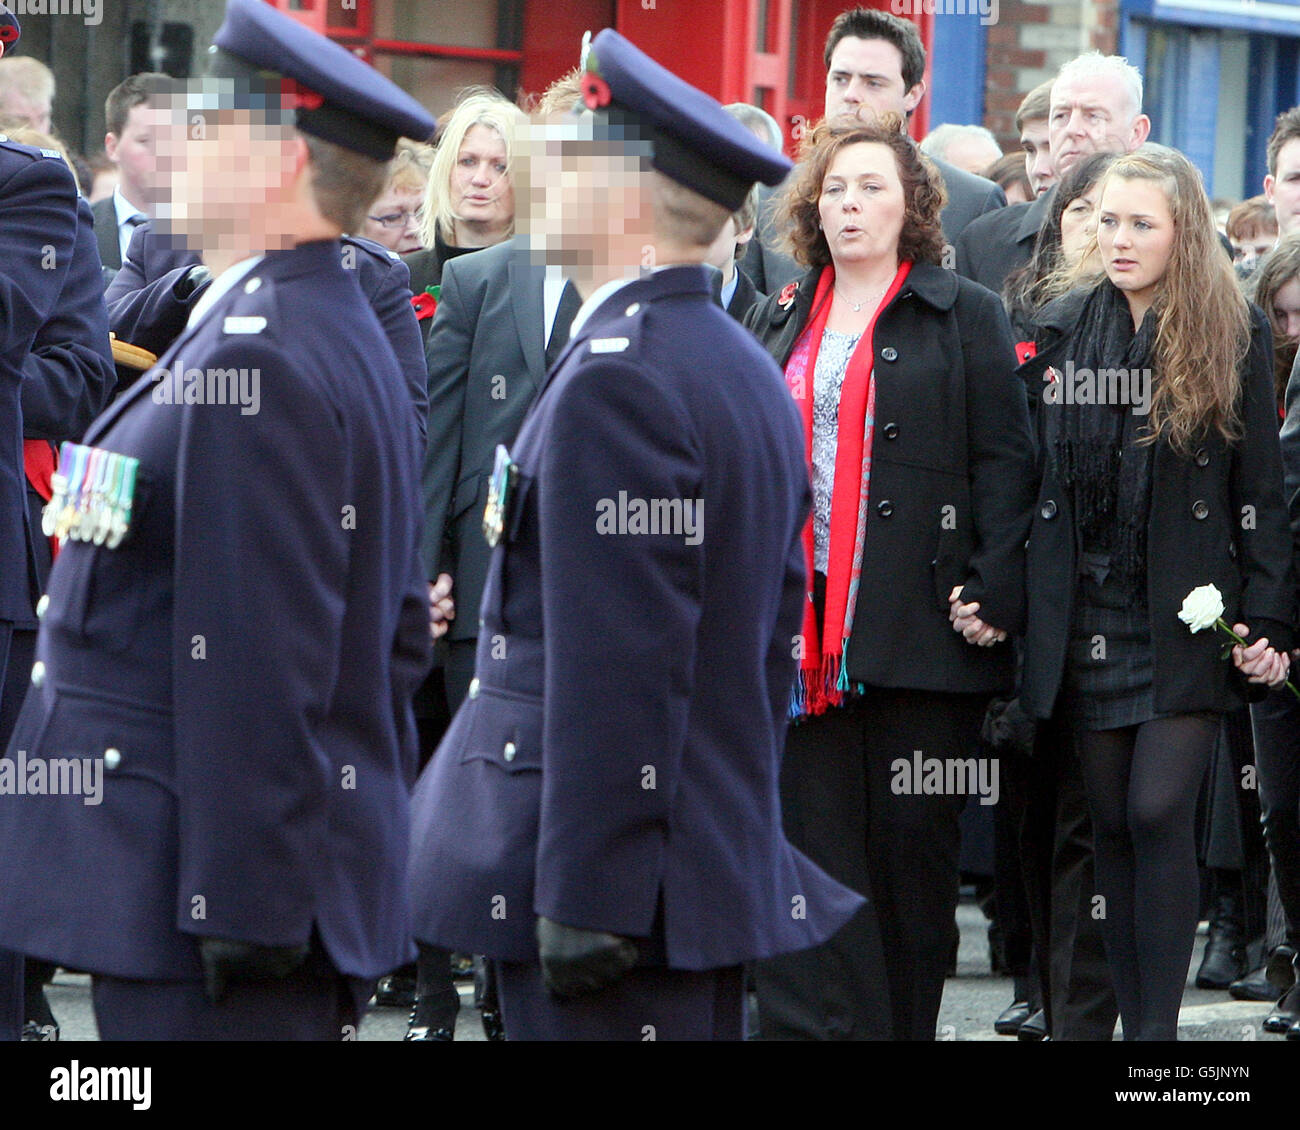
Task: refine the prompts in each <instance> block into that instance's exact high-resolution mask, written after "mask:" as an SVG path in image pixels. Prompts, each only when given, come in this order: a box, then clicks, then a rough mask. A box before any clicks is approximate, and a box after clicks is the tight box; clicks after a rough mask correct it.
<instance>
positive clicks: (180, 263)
mask: <svg viewBox="0 0 1300 1130" xmlns="http://www.w3.org/2000/svg"><path fill="white" fill-rule="evenodd" d="M341 243H342V249H341V257H342V262H343V266H344V267H345V268H347V269H349V270H355V271H356V273H357V281H358V282H359V283H360V284H361V293H362V294H363V295H364V296H365V298H366V300H367V301H368V302H369V303H370V305H371V306H372V307H374V311H375V316H376V317H378V319H379V324H380V325H381V326H383V328H384V331H385V333H386V334H387V335H388V344H389V345H391V346H392V347H393V353H394V354H395V355H396V356H397V362H398V364H399V365H400V366H401V368H402V375H403V376H404V377H405V378H406V383H407V387H408V388H409V390H410V394H411V403H412V406H413V407H414V408H415V418H416V423H417V424H418V426H419V429H420V437H421V439H423V438H424V434H425V416H426V414H427V411H428V404H429V396H428V391H427V382H428V375H427V371H426V369H425V363H424V343H423V339H422V337H421V334H420V323H419V322H418V321H416V318H415V311H414V310H413V309H412V307H411V273H410V271H409V270H408V269H407V266H406V264H405V263H403V262H402V260H401V257H400V256H398V255H397V254H395V253H394V252H392V251H389V250H388V249H387V248H386V247H381V246H380V245H379V244H377V243H375V242H374V241H373V240H369V239H363V238H362V237H361V236H355V235H345V236H343V238H342V240H341ZM211 278H212V272H211V271H209V270H208V269H207V268H206V267H204V266H203V263H202V261H201V259H200V258H199V254H198V252H196V251H191V250H190V249H189V248H187V247H186V246H185V244H184V242H183V241H182V240H181V239H180V238H178V237H175V236H170V235H167V234H164V233H163V232H162V231H159V230H156V229H155V224H154V221H153V220H148V221H146V222H145V223H143V224H141V225H140V226H139V227H137V228H136V230H135V233H134V234H133V235H132V236H131V243H130V246H129V247H127V250H126V258H125V259H124V260H123V261H122V269H121V270H120V271H118V273H117V276H116V277H115V278H114V279H113V281H112V283H111V284H110V285H109V287H108V290H107V291H105V292H104V301H105V302H107V303H108V317H109V328H110V329H111V330H112V332H113V333H114V334H116V335H117V337H118V338H119V340H121V341H127V342H130V343H131V344H132V345H138V346H140V347H141V348H142V349H147V350H149V352H150V353H153V354H155V355H156V356H159V357H161V356H162V355H163V354H164V353H165V352H166V351H167V349H168V348H169V347H170V346H171V343H172V342H173V341H175V340H176V337H177V335H178V334H179V333H180V332H181V331H182V330H183V329H184V328H185V323H186V322H187V321H188V320H189V316H190V313H191V311H192V310H193V309H194V304H195V303H196V302H198V301H199V299H200V298H201V297H202V295H203V292H204V290H206V289H207V287H208V286H209V285H210V283H211ZM129 379H130V378H129V377H128V380H129ZM122 390H123V385H122V384H119V387H118V388H117V390H116V391H117V393H118V394H120V393H121V392H122Z"/></svg>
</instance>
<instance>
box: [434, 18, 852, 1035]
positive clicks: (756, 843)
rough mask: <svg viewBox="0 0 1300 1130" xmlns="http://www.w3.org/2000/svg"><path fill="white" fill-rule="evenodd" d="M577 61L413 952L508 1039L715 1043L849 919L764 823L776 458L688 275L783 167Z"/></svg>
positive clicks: (787, 532)
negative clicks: (468, 959) (540, 327)
mask: <svg viewBox="0 0 1300 1130" xmlns="http://www.w3.org/2000/svg"><path fill="white" fill-rule="evenodd" d="M586 62H587V74H586V76H585V80H584V89H585V90H586V102H587V106H588V108H589V109H590V110H592V111H593V113H591V114H588V115H584V116H583V117H582V118H581V119H579V120H577V121H576V122H574V121H570V122H568V123H566V124H565V125H562V126H556V127H552V128H554V129H555V130H556V131H557V132H558V134H559V136H558V137H554V138H552V140H550V141H548V142H546V144H545V149H546V151H547V152H548V153H551V154H555V153H556V150H557V148H558V152H559V155H558V157H552V158H549V159H548V158H535V160H536V161H537V163H538V168H537V169H535V170H534V173H533V179H534V181H535V182H537V181H540V182H541V183H545V184H547V185H551V184H552V183H553V184H554V186H555V187H554V189H552V190H551V191H548V192H547V193H546V194H545V196H546V214H545V215H538V216H533V217H530V224H529V235H530V238H531V239H532V240H533V241H534V245H535V246H540V248H542V249H544V250H543V251H542V253H544V254H546V255H548V256H550V255H552V254H556V255H558V256H559V257H561V258H562V259H563V261H564V262H565V263H566V264H567V265H568V266H567V267H566V270H567V272H568V273H569V277H570V278H571V280H572V281H573V282H574V283H575V285H576V286H577V288H578V290H579V291H580V292H581V293H582V294H583V295H584V296H585V301H584V304H583V308H582V310H580V311H579V314H578V316H577V318H575V319H574V323H573V336H572V338H571V339H570V342H569V344H568V346H567V347H566V349H565V351H564V353H563V354H562V355H561V356H560V358H559V359H558V361H557V362H556V364H555V366H554V367H553V368H552V370H551V372H550V374H549V377H548V380H547V382H546V383H545V385H544V387H543V390H542V393H541V395H540V397H539V398H538V400H537V403H536V405H535V407H534V409H533V412H532V414H531V415H530V417H529V418H528V420H527V421H526V422H525V424H524V427H523V429H522V430H521V432H520V434H519V437H518V439H517V441H516V443H515V446H514V454H513V457H510V456H508V455H506V454H504V453H503V454H502V455H501V457H500V459H499V461H498V467H497V471H496V472H495V473H494V476H493V484H494V485H493V489H492V491H491V493H490V499H489V504H488V507H487V509H486V512H485V515H484V527H485V530H486V531H487V532H488V533H489V535H490V538H491V540H493V541H495V542H496V548H495V549H494V551H493V556H492V561H491V566H490V570H489V574H488V581H487V586H486V589H485V592H484V596H483V602H482V606H481V610H480V611H481V616H482V619H483V628H482V632H481V634H480V638H479V648H478V666H477V671H476V675H475V681H474V683H472V684H471V687H470V692H469V698H468V700H467V701H466V703H465V705H464V706H463V707H462V708H461V710H460V712H459V713H458V714H457V716H456V719H455V720H454V721H453V723H452V726H451V729H450V730H449V731H448V733H447V737H446V738H445V740H444V742H443V744H442V746H441V747H440V748H439V750H438V752H437V753H436V754H435V755H434V758H433V760H432V762H431V763H430V766H429V768H428V770H427V771H426V773H425V775H424V776H423V777H422V778H421V781H420V784H419V786H417V791H416V794H415V796H414V798H413V815H414V826H413V830H412V849H413V856H412V885H413V888H414V891H415V903H416V936H417V937H419V938H421V939H426V940H429V941H432V942H436V943H437V944H440V945H444V946H449V947H450V946H455V947H459V948H463V949H465V950H469V951H473V952H480V953H485V954H487V955H489V956H490V957H491V958H493V959H494V961H495V963H496V968H497V970H498V975H499V987H500V997H501V1007H502V1015H503V1018H504V1021H505V1026H506V1033H507V1037H508V1038H511V1039H537V1038H543V1039H546V1038H549V1039H581V1038H621V1039H637V1040H641V1039H646V1038H659V1039H682V1038H696V1039H699V1038H705V1039H708V1038H733V1039H738V1038H740V1036H741V1034H742V1015H743V977H742V973H741V968H740V966H741V963H742V962H744V961H747V960H750V959H752V958H756V957H759V956H762V955H766V954H768V953H775V952H779V951H783V950H789V949H797V948H800V947H803V946H807V945H810V944H814V942H815V941H816V940H818V939H821V938H824V937H827V936H829V934H831V933H833V932H834V931H835V930H836V929H837V928H838V927H839V926H840V925H841V924H842V923H843V922H845V921H847V919H848V917H850V916H851V915H852V914H853V913H854V911H855V910H856V909H857V907H858V905H860V902H861V900H860V899H858V898H857V897H856V896H854V895H853V894H852V893H851V892H849V891H847V890H846V889H845V888H843V887H840V886H839V885H838V884H835V883H833V882H832V881H830V880H829V879H828V878H827V877H826V876H825V875H824V874H822V873H821V872H820V871H818V869H817V868H815V867H814V866H813V865H812V864H811V863H810V862H809V861H808V860H807V859H805V858H804V857H803V856H801V855H800V854H799V853H798V852H796V851H795V850H794V849H793V848H791V847H790V846H789V844H788V843H787V842H786V841H785V838H784V836H783V834H782V831H781V825H780V811H779V808H780V806H779V800H778V788H777V777H778V765H779V759H780V748H781V735H782V731H783V729H784V726H785V713H786V709H787V706H788V702H789V694H790V688H791V678H792V672H793V665H792V660H791V652H790V638H791V636H792V635H794V633H795V632H796V631H797V629H798V618H799V609H800V606H801V602H802V597H803V589H804V587H805V580H806V579H805V576H804V566H803V562H802V559H801V551H800V527H801V524H802V522H803V520H804V517H805V515H806V513H807V506H808V486H807V481H806V471H805V467H804V457H803V447H802V441H801V438H800V435H799V426H798V422H797V420H796V418H795V414H794V412H793V408H792V406H791V404H790V401H789V397H788V394H787V393H786V391H785V389H784V386H783V382H782V381H781V379H780V375H779V374H778V372H777V371H776V369H775V367H774V366H773V365H772V364H771V363H770V361H769V359H768V358H767V357H766V356H765V354H764V353H763V351H762V350H761V349H760V348H759V347H758V346H757V343H756V342H754V341H753V339H752V338H750V337H749V336H748V335H747V334H746V333H745V332H744V331H743V330H742V329H741V328H740V327H739V326H738V325H737V324H736V323H735V321H734V320H733V319H731V318H729V317H728V316H727V315H726V314H725V313H724V312H723V311H722V310H720V309H719V308H718V307H717V305H716V304H715V303H714V302H712V301H711V299H710V294H709V279H708V275H707V272H706V269H705V268H703V267H702V266H701V265H700V264H701V263H702V262H703V259H704V255H705V253H706V251H707V248H708V246H709V244H711V243H712V241H713V239H714V237H715V236H716V234H717V232H718V231H719V230H720V229H721V227H722V225H723V223H724V222H726V220H727V217H728V214H729V213H730V212H732V211H734V210H735V208H736V207H738V205H739V204H740V203H741V202H742V201H743V199H744V196H745V194H746V193H747V192H748V191H749V188H750V187H751V185H752V183H753V181H754V180H755V179H763V180H765V181H767V182H768V183H771V182H773V181H776V180H779V179H780V177H781V176H782V175H783V174H784V173H785V172H786V171H787V170H788V167H789V166H788V162H787V161H785V160H784V158H782V157H780V156H779V155H778V154H774V153H772V152H771V151H770V150H767V149H765V148H764V147H762V146H761V145H760V144H759V143H758V142H757V141H756V140H755V139H754V138H753V137H752V136H751V135H750V134H748V133H747V132H746V131H745V130H744V129H743V127H741V126H739V125H738V124H737V123H735V122H734V121H733V120H732V119H731V118H730V117H728V116H727V115H726V113H725V112H724V111H723V110H722V108H721V107H720V106H718V105H717V103H715V102H713V100H712V99H710V98H708V97H707V96H705V95H703V94H701V93H700V92H699V91H696V90H694V89H693V88H691V87H689V86H688V85H687V84H685V83H683V82H682V81H681V80H680V79H678V78H677V77H676V76H674V75H672V74H670V73H669V72H667V71H666V70H664V69H663V68H662V67H660V66H658V65H657V64H655V63H654V62H652V61H651V60H650V59H648V58H647V57H646V56H645V55H643V54H642V53H641V52H639V51H637V50H636V48H634V47H633V46H632V45H631V44H629V43H628V42H627V41H626V40H624V39H622V38H621V37H619V36H618V35H617V34H616V33H614V32H612V31H608V30H607V31H604V32H601V34H600V35H599V36H598V37H597V38H596V40H595V42H594V43H593V45H592V47H591V50H590V53H589V55H588V58H587V60H586ZM548 160H554V161H556V162H558V163H559V165H560V167H559V168H550V169H549V171H548V166H547V164H546V162H547V161H548ZM579 160H580V161H581V162H582V164H581V166H579V164H578V162H579ZM566 162H571V164H566ZM647 162H648V165H649V166H652V168H653V171H652V168H651V167H647ZM579 168H581V169H582V170H583V172H582V173H581V174H580V175H579V176H577V177H574V176H572V175H571V174H572V173H573V172H577V171H578V169H579ZM562 172H565V173H569V174H570V175H569V176H567V177H566V178H565V179H564V180H563V182H561V179H560V176H559V174H560V173H562ZM552 175H554V176H555V178H556V179H555V180H554V181H553V182H552V180H551V179H550V177H551V176H552ZM562 183H563V187H562ZM593 187H595V188H596V191H595V192H594V193H593ZM539 198H540V194H539ZM670 209H671V210H670ZM646 248H651V249H653V252H654V261H655V262H656V263H657V264H658V267H657V269H656V270H655V271H654V272H653V273H652V274H649V275H647V276H646V277H642V278H638V277H637V275H638V268H639V265H640V263H641V261H642V255H643V254H644V251H645V249H646ZM701 357H707V358H708V359H709V369H708V372H707V373H702V372H701V370H700V366H699V359H700V358H701ZM637 500H639V501H640V502H641V503H642V504H644V505H654V506H655V507H656V513H657V514H659V515H660V518H658V519H656V525H655V528H654V529H651V528H650V527H649V526H646V527H644V528H642V527H641V526H638V525H637V524H636V521H635V520H632V521H630V522H629V521H625V520H624V519H625V518H626V514H623V515H622V516H620V514H619V513H616V511H618V508H619V506H623V507H624V510H626V508H627V506H628V505H629V504H630V505H632V506H633V507H634V508H635V506H636V503H637ZM701 505H707V507H708V514H709V515H710V517H709V519H708V520H709V522H710V524H711V525H710V530H709V534H708V536H709V541H708V557H707V563H706V559H705V555H704V553H703V548H702V541H703V538H704V530H703V528H702V527H700V526H699V525H698V519H699V518H700V517H701V514H702V511H701V510H700V506H701ZM673 514H675V515H676V518H675V519H674V518H672V517H671V516H672V515H673ZM692 514H693V515H694V518H691V517H690V515H692ZM660 519H662V522H663V524H662V525H660V524H659V523H660ZM543 978H545V983H546V986H549V988H550V990H551V992H552V993H554V994H555V995H554V996H552V995H548V992H547V988H546V987H545V986H544V984H543Z"/></svg>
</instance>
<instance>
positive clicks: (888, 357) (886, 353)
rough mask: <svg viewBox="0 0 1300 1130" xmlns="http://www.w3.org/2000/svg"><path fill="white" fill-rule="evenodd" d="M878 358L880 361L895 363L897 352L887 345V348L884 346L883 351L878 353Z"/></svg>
mask: <svg viewBox="0 0 1300 1130" xmlns="http://www.w3.org/2000/svg"><path fill="white" fill-rule="evenodd" d="M880 356H881V359H882V360H885V361H897V360H898V350H897V349H895V348H894V347H893V346H892V345H887V346H885V348H884V349H882V350H881V351H880Z"/></svg>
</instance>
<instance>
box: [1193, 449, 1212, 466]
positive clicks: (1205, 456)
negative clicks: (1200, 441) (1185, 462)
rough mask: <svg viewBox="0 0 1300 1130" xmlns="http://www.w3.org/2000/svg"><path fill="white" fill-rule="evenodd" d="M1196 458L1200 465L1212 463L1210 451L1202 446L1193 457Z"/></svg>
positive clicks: (1197, 463)
mask: <svg viewBox="0 0 1300 1130" xmlns="http://www.w3.org/2000/svg"><path fill="white" fill-rule="evenodd" d="M1192 458H1194V459H1195V460H1196V465H1197V466H1198V467H1208V466H1209V465H1210V453H1209V452H1208V451H1206V450H1205V448H1203V447H1201V448H1198V449H1197V452H1196V454H1195V455H1194V456H1193V457H1192Z"/></svg>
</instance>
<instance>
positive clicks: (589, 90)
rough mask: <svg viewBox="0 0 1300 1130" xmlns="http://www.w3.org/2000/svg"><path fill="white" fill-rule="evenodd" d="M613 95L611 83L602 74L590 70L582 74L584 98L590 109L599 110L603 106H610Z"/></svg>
mask: <svg viewBox="0 0 1300 1130" xmlns="http://www.w3.org/2000/svg"><path fill="white" fill-rule="evenodd" d="M612 97H613V95H612V94H611V93H610V91H609V84H608V83H607V82H606V81H605V80H604V79H603V78H601V77H600V75H596V74H592V73H591V71H588V72H587V73H586V74H585V75H583V76H582V100H583V102H585V103H586V104H587V109H588V110H598V109H599V108H600V107H601V106H608V105H609V102H610V99H611V98H612Z"/></svg>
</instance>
